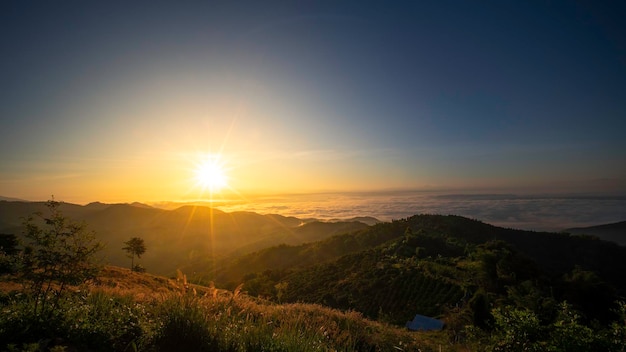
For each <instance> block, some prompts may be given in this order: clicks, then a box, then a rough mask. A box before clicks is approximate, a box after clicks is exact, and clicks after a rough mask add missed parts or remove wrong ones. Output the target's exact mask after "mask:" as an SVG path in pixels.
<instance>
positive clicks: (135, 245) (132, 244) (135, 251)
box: [122, 237, 146, 270]
mask: <svg viewBox="0 0 626 352" xmlns="http://www.w3.org/2000/svg"><path fill="white" fill-rule="evenodd" d="M124 244H125V245H126V247H124V248H122V249H123V250H125V251H126V252H127V253H128V257H129V258H130V260H131V261H130V269H131V270H136V268H135V256H137V258H141V256H142V255H143V254H144V253H146V244H145V243H144V241H143V238H139V237H133V238H131V239H130V240H128V241H126V242H124Z"/></svg>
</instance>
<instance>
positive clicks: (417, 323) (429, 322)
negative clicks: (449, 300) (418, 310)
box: [406, 314, 443, 331]
mask: <svg viewBox="0 0 626 352" xmlns="http://www.w3.org/2000/svg"><path fill="white" fill-rule="evenodd" d="M406 327H407V329H409V330H414V331H429V330H441V329H443V321H441V320H439V319H435V318H430V317H426V316H423V315H419V314H416V315H415V318H413V320H412V321H407V322H406Z"/></svg>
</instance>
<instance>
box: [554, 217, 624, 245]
mask: <svg viewBox="0 0 626 352" xmlns="http://www.w3.org/2000/svg"><path fill="white" fill-rule="evenodd" d="M563 232H567V233H571V234H577V235H591V236H596V237H598V238H600V239H602V240H605V241H611V242H615V243H617V244H619V245H620V246H626V221H621V222H616V223H612V224H605V225H597V226H589V227H577V228H571V229H566V230H563Z"/></svg>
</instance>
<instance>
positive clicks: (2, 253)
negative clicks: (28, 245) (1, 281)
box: [0, 233, 19, 275]
mask: <svg viewBox="0 0 626 352" xmlns="http://www.w3.org/2000/svg"><path fill="white" fill-rule="evenodd" d="M18 244H19V243H18V240H17V236H15V235H13V234H2V233H0V275H1V274H11V273H15V271H16V270H17V256H16V255H17V254H18V252H19V249H18Z"/></svg>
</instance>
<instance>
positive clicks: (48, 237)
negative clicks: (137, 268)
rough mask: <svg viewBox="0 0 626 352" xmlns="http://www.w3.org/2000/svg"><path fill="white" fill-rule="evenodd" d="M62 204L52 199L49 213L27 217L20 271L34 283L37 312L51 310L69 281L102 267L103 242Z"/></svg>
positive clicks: (72, 282)
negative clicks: (69, 215)
mask: <svg viewBox="0 0 626 352" xmlns="http://www.w3.org/2000/svg"><path fill="white" fill-rule="evenodd" d="M60 205H61V203H60V202H57V201H54V200H50V201H48V202H47V203H46V206H47V208H48V210H49V213H50V214H49V216H47V217H44V216H43V215H42V214H41V213H35V214H33V215H31V216H29V217H27V218H26V219H25V220H24V227H25V229H26V232H25V234H24V238H25V243H24V249H23V253H22V255H21V258H20V259H21V260H20V270H19V273H20V274H22V276H23V277H24V279H25V280H27V281H30V283H31V285H30V290H29V291H30V293H31V294H32V295H33V298H34V302H35V304H34V312H35V314H39V313H44V312H46V311H49V312H51V311H52V310H54V309H55V308H56V307H57V306H58V303H59V299H60V298H61V296H62V295H61V294H62V293H63V291H64V290H65V289H66V288H67V286H68V285H77V284H80V283H83V282H84V281H87V280H90V279H93V278H95V277H96V275H97V274H98V272H99V271H100V265H98V262H97V258H96V256H95V254H96V253H97V252H98V251H100V250H101V249H102V247H103V246H102V244H101V243H100V242H98V241H96V240H95V233H94V232H90V231H87V229H86V225H85V224H84V223H77V222H74V221H72V220H70V219H68V218H66V217H65V216H64V215H63V214H62V213H61V211H60V210H59V206H60Z"/></svg>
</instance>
